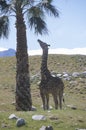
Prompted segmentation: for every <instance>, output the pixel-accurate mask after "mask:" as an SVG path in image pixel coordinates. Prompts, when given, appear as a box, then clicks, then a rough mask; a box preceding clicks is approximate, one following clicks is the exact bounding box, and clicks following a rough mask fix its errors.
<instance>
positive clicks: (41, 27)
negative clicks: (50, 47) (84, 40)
mask: <svg viewBox="0 0 86 130" xmlns="http://www.w3.org/2000/svg"><path fill="white" fill-rule="evenodd" d="M29 26H30V28H31V29H32V28H34V30H35V33H36V34H38V33H39V34H41V35H42V34H46V33H48V30H47V27H46V23H45V22H44V21H43V20H42V19H41V18H40V17H31V18H30V19H29Z"/></svg>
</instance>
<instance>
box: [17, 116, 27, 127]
mask: <svg viewBox="0 0 86 130" xmlns="http://www.w3.org/2000/svg"><path fill="white" fill-rule="evenodd" d="M25 124H26V123H25V120H24V119H23V118H19V119H17V121H16V126H17V127H20V126H23V125H25Z"/></svg>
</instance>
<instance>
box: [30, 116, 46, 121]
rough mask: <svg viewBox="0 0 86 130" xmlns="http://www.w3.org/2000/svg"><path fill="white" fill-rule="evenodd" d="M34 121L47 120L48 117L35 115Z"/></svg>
mask: <svg viewBox="0 0 86 130" xmlns="http://www.w3.org/2000/svg"><path fill="white" fill-rule="evenodd" d="M32 119H33V120H46V117H45V116H44V115H33V116H32Z"/></svg>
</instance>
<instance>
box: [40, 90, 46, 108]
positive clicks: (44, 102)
mask: <svg viewBox="0 0 86 130" xmlns="http://www.w3.org/2000/svg"><path fill="white" fill-rule="evenodd" d="M40 95H41V98H42V103H43V109H44V110H46V101H45V94H44V93H43V92H40Z"/></svg>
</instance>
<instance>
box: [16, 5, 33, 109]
mask: <svg viewBox="0 0 86 130" xmlns="http://www.w3.org/2000/svg"><path fill="white" fill-rule="evenodd" d="M16 29H17V48H16V59H17V63H16V67H17V71H16V110H18V111H28V110H31V107H32V99H31V93H30V76H29V63H28V53H27V39H26V26H25V22H24V18H23V13H22V9H21V7H20V6H18V7H17V6H16Z"/></svg>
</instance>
